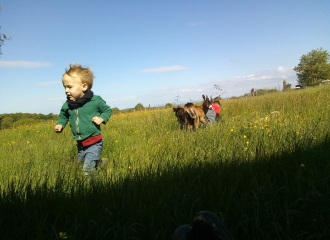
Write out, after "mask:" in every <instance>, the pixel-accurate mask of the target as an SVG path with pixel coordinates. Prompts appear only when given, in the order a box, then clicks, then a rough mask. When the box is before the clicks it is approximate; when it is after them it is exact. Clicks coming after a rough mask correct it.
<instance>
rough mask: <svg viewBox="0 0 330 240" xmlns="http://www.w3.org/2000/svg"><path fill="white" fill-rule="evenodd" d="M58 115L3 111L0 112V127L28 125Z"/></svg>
mask: <svg viewBox="0 0 330 240" xmlns="http://www.w3.org/2000/svg"><path fill="white" fill-rule="evenodd" d="M57 117H58V115H57V114H53V113H49V114H47V115H44V114H41V113H39V114H37V113H5V114H0V129H8V128H12V127H17V126H20V125H30V124H34V123H38V122H42V121H48V120H54V121H56V120H57Z"/></svg>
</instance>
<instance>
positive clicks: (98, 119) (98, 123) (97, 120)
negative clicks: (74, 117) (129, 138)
mask: <svg viewBox="0 0 330 240" xmlns="http://www.w3.org/2000/svg"><path fill="white" fill-rule="evenodd" d="M92 121H93V122H94V123H95V124H97V125H100V124H101V123H103V122H104V119H103V118H100V117H96V116H95V117H93V118H92Z"/></svg>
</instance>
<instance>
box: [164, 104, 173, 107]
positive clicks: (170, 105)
mask: <svg viewBox="0 0 330 240" xmlns="http://www.w3.org/2000/svg"><path fill="white" fill-rule="evenodd" d="M165 107H166V108H172V107H173V104H172V103H166V105H165Z"/></svg>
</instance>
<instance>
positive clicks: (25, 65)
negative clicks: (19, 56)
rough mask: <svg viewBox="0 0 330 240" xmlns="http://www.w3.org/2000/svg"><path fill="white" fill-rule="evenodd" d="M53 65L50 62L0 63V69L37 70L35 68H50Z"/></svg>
mask: <svg viewBox="0 0 330 240" xmlns="http://www.w3.org/2000/svg"><path fill="white" fill-rule="evenodd" d="M52 65H53V64H52V63H50V62H40V61H38V62H29V61H0V67H12V68H37V67H50V66H52Z"/></svg>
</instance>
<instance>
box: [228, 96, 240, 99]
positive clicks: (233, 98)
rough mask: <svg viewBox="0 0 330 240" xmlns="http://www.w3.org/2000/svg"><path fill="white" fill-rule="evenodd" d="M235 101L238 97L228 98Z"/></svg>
mask: <svg viewBox="0 0 330 240" xmlns="http://www.w3.org/2000/svg"><path fill="white" fill-rule="evenodd" d="M236 99H238V97H235V96H233V97H231V98H229V100H236Z"/></svg>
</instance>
